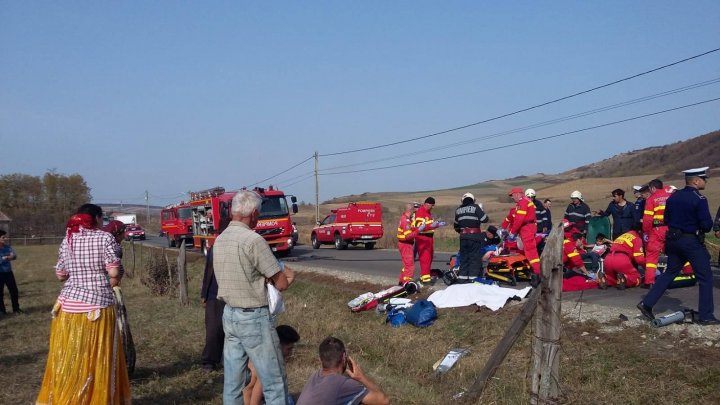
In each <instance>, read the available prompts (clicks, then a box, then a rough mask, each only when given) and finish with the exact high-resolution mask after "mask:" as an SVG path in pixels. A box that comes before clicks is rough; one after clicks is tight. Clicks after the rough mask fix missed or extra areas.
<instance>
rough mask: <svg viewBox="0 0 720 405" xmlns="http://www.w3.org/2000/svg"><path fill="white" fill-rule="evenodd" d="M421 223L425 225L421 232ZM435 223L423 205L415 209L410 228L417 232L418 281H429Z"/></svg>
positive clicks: (433, 248)
mask: <svg viewBox="0 0 720 405" xmlns="http://www.w3.org/2000/svg"><path fill="white" fill-rule="evenodd" d="M421 225H425V229H423V231H422V232H420V230H419V229H418V228H419V227H420V226H421ZM436 226H437V224H436V223H435V221H434V220H433V216H432V214H430V212H429V211H428V210H427V209H425V206H420V208H418V209H417V211H415V219H414V220H413V223H412V226H411V230H412V231H413V232H417V236H416V237H415V244H416V245H417V252H418V261H419V262H420V281H422V282H423V283H429V282H430V280H431V277H430V267H431V266H432V261H433V255H434V253H435V251H434V250H435V242H434V240H433V236H434V235H435V228H436Z"/></svg>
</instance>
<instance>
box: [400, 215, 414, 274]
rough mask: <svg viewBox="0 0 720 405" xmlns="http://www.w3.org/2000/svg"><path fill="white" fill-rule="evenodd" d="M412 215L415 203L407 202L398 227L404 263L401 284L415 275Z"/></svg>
mask: <svg viewBox="0 0 720 405" xmlns="http://www.w3.org/2000/svg"><path fill="white" fill-rule="evenodd" d="M412 216H413V204H411V203H408V204H405V212H403V213H402V215H400V222H399V223H398V229H397V239H398V250H399V251H400V258H401V259H402V265H403V267H402V270H400V285H404V284H405V283H407V282H408V281H412V280H413V277H415V254H414V252H413V246H414V241H415V234H414V233H413V231H412Z"/></svg>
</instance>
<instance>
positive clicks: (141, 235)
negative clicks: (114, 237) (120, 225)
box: [125, 225, 145, 240]
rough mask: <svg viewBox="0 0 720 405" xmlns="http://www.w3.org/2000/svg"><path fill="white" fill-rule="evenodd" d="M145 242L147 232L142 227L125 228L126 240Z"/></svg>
mask: <svg viewBox="0 0 720 405" xmlns="http://www.w3.org/2000/svg"><path fill="white" fill-rule="evenodd" d="M131 239H134V240H145V230H144V229H143V227H142V226H140V225H128V226H127V227H126V228H125V240H131Z"/></svg>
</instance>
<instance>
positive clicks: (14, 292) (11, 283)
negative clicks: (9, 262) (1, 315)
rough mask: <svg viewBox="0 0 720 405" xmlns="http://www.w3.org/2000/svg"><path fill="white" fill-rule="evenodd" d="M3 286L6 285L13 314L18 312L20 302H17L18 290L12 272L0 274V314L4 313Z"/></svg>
mask: <svg viewBox="0 0 720 405" xmlns="http://www.w3.org/2000/svg"><path fill="white" fill-rule="evenodd" d="M5 285H7V288H8V291H10V301H11V302H12V309H13V312H17V311H19V310H20V302H19V301H18V288H17V283H16V282H15V275H14V274H13V272H12V271H11V272H7V273H5V272H2V273H0V312H6V311H5Z"/></svg>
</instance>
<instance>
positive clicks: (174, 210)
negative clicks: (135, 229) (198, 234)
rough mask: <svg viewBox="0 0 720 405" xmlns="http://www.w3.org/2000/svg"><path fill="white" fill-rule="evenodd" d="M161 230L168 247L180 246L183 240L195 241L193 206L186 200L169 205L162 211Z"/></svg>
mask: <svg viewBox="0 0 720 405" xmlns="http://www.w3.org/2000/svg"><path fill="white" fill-rule="evenodd" d="M160 230H161V231H162V233H163V235H165V237H166V238H167V243H168V247H176V246H177V247H180V244H181V243H182V241H183V240H185V241H187V243H188V244H189V243H192V241H193V238H192V236H193V222H192V207H191V206H190V204H188V203H186V202H180V203H178V204H172V205H168V206H167V207H165V208H163V209H162V211H160Z"/></svg>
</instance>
